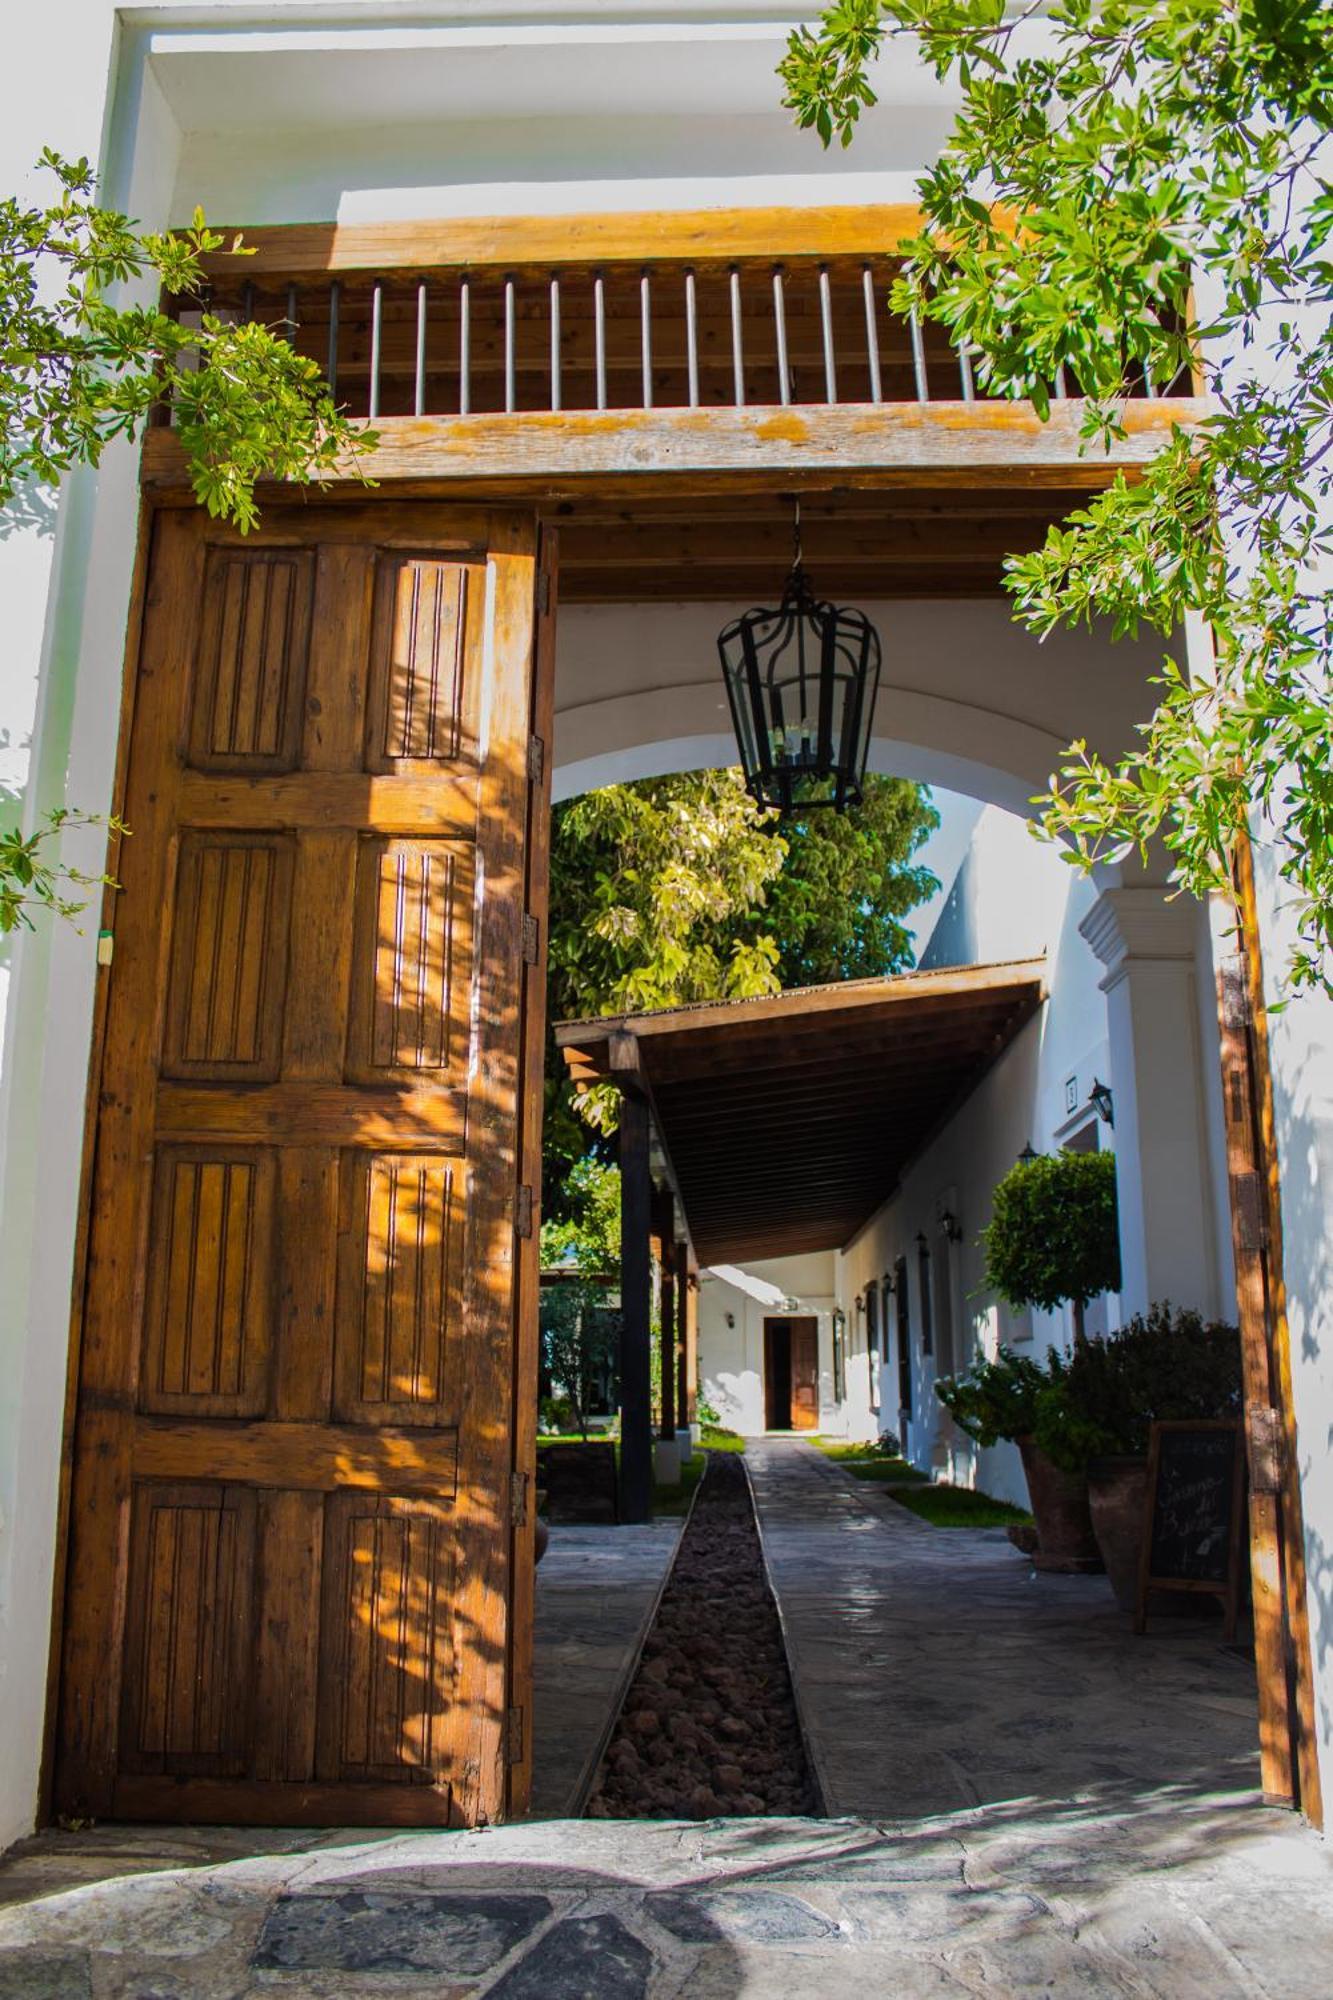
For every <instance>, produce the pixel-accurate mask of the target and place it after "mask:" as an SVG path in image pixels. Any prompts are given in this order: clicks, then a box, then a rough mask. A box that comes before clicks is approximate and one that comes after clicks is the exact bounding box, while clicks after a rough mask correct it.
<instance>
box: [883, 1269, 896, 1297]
mask: <svg viewBox="0 0 1333 2000" xmlns="http://www.w3.org/2000/svg"><path fill="white" fill-rule="evenodd" d="M880 1283H881V1284H882V1285H883V1287H884V1290H885V1292H886V1293H887V1294H888V1296H889V1297H890V1298H892V1297H893V1294H894V1292H895V1291H896V1290H897V1287H896V1285H895V1284H894V1282H893V1273H892V1271H886V1272H885V1273H884V1276H883V1278H882V1279H881V1280H880Z"/></svg>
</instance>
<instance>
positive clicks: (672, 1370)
mask: <svg viewBox="0 0 1333 2000" xmlns="http://www.w3.org/2000/svg"><path fill="white" fill-rule="evenodd" d="M672 1225H673V1217H672V1214H671V1196H670V1195H669V1194H667V1195H663V1197H662V1215H661V1235H660V1239H659V1240H660V1242H661V1245H662V1250H661V1256H662V1298H661V1320H662V1327H661V1375H662V1410H661V1422H660V1424H659V1426H658V1433H657V1434H658V1436H659V1437H660V1438H662V1439H663V1440H664V1441H665V1442H666V1443H667V1444H670V1443H671V1441H672V1440H673V1439H674V1437H675V1435H676V1312H677V1305H676V1295H677V1280H676V1243H675V1237H674V1235H673V1233H672Z"/></svg>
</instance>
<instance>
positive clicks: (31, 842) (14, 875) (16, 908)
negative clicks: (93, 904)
mask: <svg viewBox="0 0 1333 2000" xmlns="http://www.w3.org/2000/svg"><path fill="white" fill-rule="evenodd" d="M5 803H6V804H9V803H10V801H9V800H6V801H5ZM13 803H14V806H15V809H17V801H16V800H15V801H14V802H13ZM101 824H102V821H100V820H98V819H95V818H92V817H90V816H89V815H88V814H87V813H76V812H71V811H69V810H68V809H67V808H65V807H61V806H57V807H56V808H55V809H54V811H52V812H49V813H48V814H47V815H46V818H45V820H44V821H43V823H42V825H41V826H40V827H38V829H37V831H36V832H35V833H30V834H27V835H24V834H23V833H21V832H20V830H19V829H18V827H16V826H11V827H5V826H0V937H3V936H4V934H5V933H6V932H7V931H16V930H32V929H33V928H34V925H33V912H34V910H50V911H52V913H53V914H54V915H55V916H57V917H69V918H73V917H77V916H78V915H79V913H80V912H81V911H82V910H84V909H86V908H87V902H86V900H80V899H79V898H78V897H72V896H70V894H69V893H68V892H69V890H70V889H94V888H100V887H101V886H102V885H103V884H104V883H105V882H106V881H107V879H108V878H107V877H106V876H105V875H87V874H85V873H84V872H83V871H82V870H81V869H78V868H71V867H68V866H66V865H65V864H64V863H62V862H61V861H60V860H59V858H58V856H57V853H56V843H57V842H58V841H59V838H60V832H61V829H62V828H63V827H66V826H100V825H101ZM107 824H108V826H109V829H110V831H111V832H112V833H116V834H123V833H125V832H127V831H128V829H127V828H126V827H125V826H124V825H123V824H122V823H121V821H120V820H117V819H113V820H110V821H109V822H107ZM113 886H114V885H113Z"/></svg>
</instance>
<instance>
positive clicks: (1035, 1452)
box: [1017, 1437, 1102, 1571]
mask: <svg viewBox="0 0 1333 2000" xmlns="http://www.w3.org/2000/svg"><path fill="white" fill-rule="evenodd" d="M1017 1442H1018V1449H1019V1451H1020V1452H1021V1453H1022V1457H1023V1472H1024V1474H1025V1476H1026V1478H1027V1483H1028V1498H1029V1499H1030V1500H1031V1502H1032V1512H1033V1515H1034V1517H1035V1519H1036V1523H1037V1538H1038V1542H1039V1547H1038V1550H1037V1553H1036V1555H1035V1556H1034V1557H1033V1558H1032V1560H1033V1563H1034V1565H1035V1566H1036V1568H1038V1569H1054V1570H1082V1571H1087V1570H1099V1569H1100V1568H1101V1566H1102V1561H1101V1557H1100V1556H1099V1555H1098V1553H1097V1544H1096V1541H1095V1540H1094V1538H1093V1533H1092V1516H1091V1515H1090V1514H1089V1512H1088V1487H1087V1481H1086V1480H1085V1479H1083V1478H1081V1477H1080V1476H1079V1475H1078V1474H1077V1473H1073V1472H1062V1471H1061V1470H1060V1468H1059V1466H1058V1465H1052V1463H1051V1461H1050V1459H1049V1458H1047V1456H1046V1454H1045V1452H1044V1451H1040V1450H1039V1449H1038V1448H1037V1446H1036V1445H1035V1444H1034V1443H1033V1442H1032V1439H1031V1438H1030V1437H1025V1438H1019V1439H1018V1440H1017Z"/></svg>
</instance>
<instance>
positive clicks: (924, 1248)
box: [916, 1229, 930, 1257]
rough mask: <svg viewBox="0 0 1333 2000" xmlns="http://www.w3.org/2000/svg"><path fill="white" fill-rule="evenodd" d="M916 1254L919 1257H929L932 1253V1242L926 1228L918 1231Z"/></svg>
mask: <svg viewBox="0 0 1333 2000" xmlns="http://www.w3.org/2000/svg"><path fill="white" fill-rule="evenodd" d="M916 1254H917V1256H918V1257H929V1255H930V1244H929V1242H928V1240H927V1238H926V1232H925V1230H924V1229H918V1230H917V1232H916Z"/></svg>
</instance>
